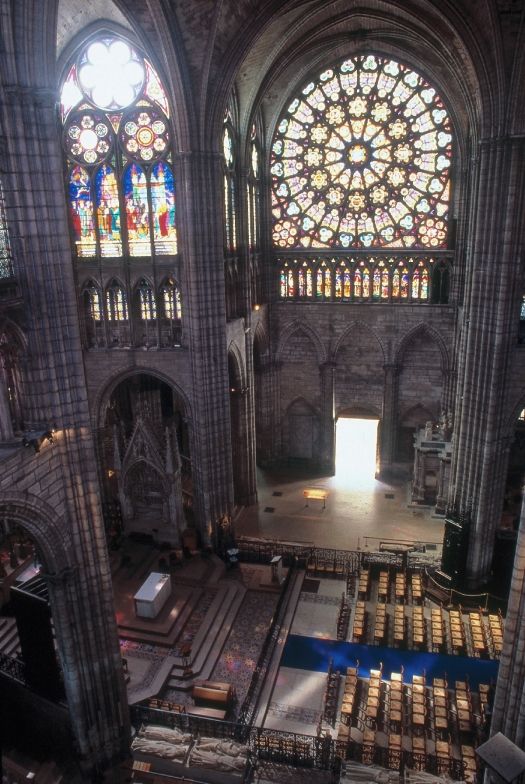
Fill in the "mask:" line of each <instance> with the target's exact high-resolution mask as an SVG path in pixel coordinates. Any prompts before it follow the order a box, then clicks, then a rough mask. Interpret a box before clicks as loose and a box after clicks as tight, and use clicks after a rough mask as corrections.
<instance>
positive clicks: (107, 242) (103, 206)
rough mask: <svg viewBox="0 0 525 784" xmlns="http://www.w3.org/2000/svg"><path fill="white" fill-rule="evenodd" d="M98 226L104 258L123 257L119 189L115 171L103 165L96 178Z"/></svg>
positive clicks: (101, 251)
mask: <svg viewBox="0 0 525 784" xmlns="http://www.w3.org/2000/svg"><path fill="white" fill-rule="evenodd" d="M95 203H96V210H97V226H98V232H99V237H100V253H101V255H102V256H121V255H122V242H121V237H120V204H119V188H118V182H117V178H116V175H115V169H114V168H113V167H112V166H108V165H107V164H102V166H101V167H100V169H99V170H98V171H97V173H96V176H95Z"/></svg>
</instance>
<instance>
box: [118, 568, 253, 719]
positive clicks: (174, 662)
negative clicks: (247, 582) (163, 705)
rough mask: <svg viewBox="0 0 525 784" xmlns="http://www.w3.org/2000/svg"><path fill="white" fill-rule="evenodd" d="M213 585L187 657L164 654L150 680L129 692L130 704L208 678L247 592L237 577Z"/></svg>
mask: <svg viewBox="0 0 525 784" xmlns="http://www.w3.org/2000/svg"><path fill="white" fill-rule="evenodd" d="M218 573H219V572H218ZM216 588H217V593H216V595H215V597H214V599H213V601H212V603H211V604H210V606H209V607H208V610H207V612H206V615H205V616H204V618H203V620H202V623H201V624H200V627H199V629H198V631H197V633H196V635H195V637H194V638H193V640H192V644H191V653H190V655H189V657H188V658H187V659H183V658H182V657H181V656H178V655H177V656H173V655H168V656H166V658H165V660H164V661H163V663H162V666H161V667H160V668H159V670H158V672H157V673H156V675H155V677H154V679H153V680H152V682H151V683H149V684H148V685H147V686H145V687H144V688H136V687H135V688H133V689H132V690H131V691H129V692H128V699H129V703H130V704H134V703H137V702H140V701H142V700H145V699H147V698H148V697H153V696H157V695H158V694H159V693H160V692H161V691H162V690H163V689H165V688H166V689H168V688H169V689H180V690H185V691H189V690H190V689H191V688H192V686H193V681H194V679H195V678H209V676H210V675H211V673H212V671H213V668H214V667H215V664H216V663H217V660H218V658H219V656H220V654H221V651H222V648H223V647H224V643H225V642H226V640H227V638H228V635H229V633H230V631H231V628H232V626H233V623H234V620H235V617H236V615H237V613H238V611H239V608H240V606H241V604H242V602H243V599H244V596H245V595H246V588H245V587H244V586H243V585H242V584H241V583H240V582H238V581H236V580H231V581H229V580H223V581H220V582H219V583H217V586H216Z"/></svg>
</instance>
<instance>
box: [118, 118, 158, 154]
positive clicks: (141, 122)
mask: <svg viewBox="0 0 525 784" xmlns="http://www.w3.org/2000/svg"><path fill="white" fill-rule="evenodd" d="M121 128H122V130H121V134H120V138H121V141H122V144H123V145H124V147H125V149H126V150H127V152H128V153H129V154H130V155H132V156H133V157H134V158H139V159H140V160H142V161H151V160H154V159H156V158H158V157H160V156H162V155H163V154H165V151H166V149H167V147H168V140H169V135H168V128H167V125H166V123H165V121H164V120H163V119H162V118H161V117H160V115H158V114H157V113H156V112H153V111H151V110H149V109H148V110H147V111H145V110H139V111H135V112H133V113H132V114H128V115H127V116H126V118H125V120H124V122H123V125H122V126H121Z"/></svg>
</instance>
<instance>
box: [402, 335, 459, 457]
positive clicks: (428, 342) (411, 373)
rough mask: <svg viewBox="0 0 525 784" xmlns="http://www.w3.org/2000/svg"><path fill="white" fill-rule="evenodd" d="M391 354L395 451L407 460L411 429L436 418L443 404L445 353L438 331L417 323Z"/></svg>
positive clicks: (412, 442)
mask: <svg viewBox="0 0 525 784" xmlns="http://www.w3.org/2000/svg"><path fill="white" fill-rule="evenodd" d="M394 357H395V362H394V364H395V367H396V371H397V376H396V380H397V383H396V404H395V423H396V424H395V430H396V439H395V443H396V448H395V453H396V458H397V460H399V461H401V462H405V463H411V462H412V460H413V444H414V438H413V437H414V432H415V429H416V428H417V427H422V426H424V424H425V422H427V421H429V420H430V421H433V422H436V421H437V420H438V418H439V416H440V411H441V410H442V408H443V405H444V397H445V392H446V389H445V384H446V380H447V379H446V374H447V371H448V367H449V357H448V351H447V349H446V347H445V344H444V341H443V338H442V337H441V335H439V333H437V332H436V331H435V330H434V329H432V328H431V327H429V326H428V325H426V324H418V325H416V326H415V327H414V328H413V329H411V330H409V331H408V332H407V333H406V334H405V335H403V337H402V338H401V340H400V341H399V343H398V345H397V347H396V350H395V351H394ZM410 412H412V418H410ZM418 416H419V417H422V416H424V417H425V419H424V420H423V421H421V419H418V418H417V417H418Z"/></svg>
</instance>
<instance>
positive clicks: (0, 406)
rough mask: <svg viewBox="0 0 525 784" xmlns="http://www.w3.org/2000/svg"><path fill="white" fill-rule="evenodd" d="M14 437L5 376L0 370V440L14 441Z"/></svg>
mask: <svg viewBox="0 0 525 784" xmlns="http://www.w3.org/2000/svg"><path fill="white" fill-rule="evenodd" d="M13 438H14V432H13V420H12V419H11V410H10V408H9V400H8V399H7V390H6V384H5V378H4V374H3V373H2V372H1V371H0V442H6V441H8V442H9V441H13Z"/></svg>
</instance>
